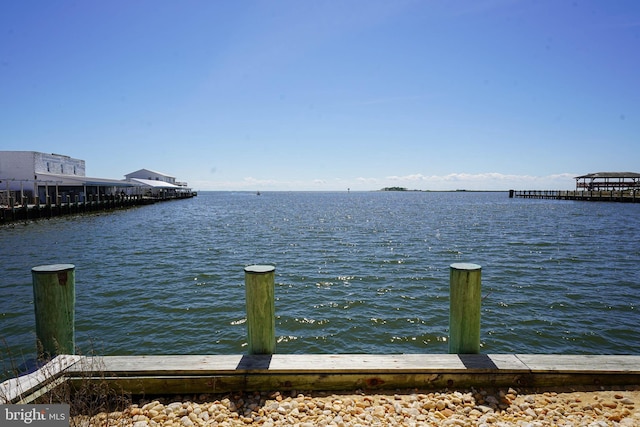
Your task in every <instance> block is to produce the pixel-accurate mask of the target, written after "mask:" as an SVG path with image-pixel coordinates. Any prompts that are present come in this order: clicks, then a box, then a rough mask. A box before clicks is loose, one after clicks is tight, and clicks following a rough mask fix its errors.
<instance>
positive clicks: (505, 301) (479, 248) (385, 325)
mask: <svg viewBox="0 0 640 427" xmlns="http://www.w3.org/2000/svg"><path fill="white" fill-rule="evenodd" d="M639 220H640V205H637V204H620V203H590V202H570V201H553V200H523V199H509V198H508V196H507V194H506V193H470V192H455V193H422V192H362V193H360V192H351V193H347V192H344V193H337V192H336V193H317V192H309V193H305V192H292V193H287V192H266V193H262V195H260V196H257V195H255V194H253V193H232V192H210V193H207V192H205V193H201V194H199V196H198V197H196V198H193V199H188V200H181V201H172V202H166V203H159V204H155V205H152V206H144V207H139V208H133V209H129V210H124V211H116V212H111V213H101V214H93V215H85V216H69V217H60V218H54V219H50V220H40V221H37V222H29V223H16V224H10V225H5V226H3V227H0V243H1V247H2V251H1V253H0V262H1V265H2V269H3V274H2V276H0V326H1V330H0V339H1V340H2V341H3V342H2V343H1V344H0V355H2V357H3V358H4V359H5V361H6V359H8V358H16V357H18V358H30V357H32V356H33V354H34V353H35V332H34V329H35V326H34V325H35V320H34V314H33V293H32V285H31V268H32V267H34V266H37V265H43V264H59V263H70V264H74V265H75V266H76V345H77V346H78V348H79V353H83V354H87V353H89V352H96V353H98V354H104V355H115V354H119V355H123V354H240V353H246V324H245V306H244V272H243V268H244V267H245V266H246V265H249V264H273V265H275V266H276V298H277V300H276V314H277V319H276V335H277V340H278V344H277V352H279V353H446V352H447V351H448V343H447V336H448V321H449V319H448V316H449V265H450V264H452V263H455V262H472V263H476V264H480V265H481V266H482V288H483V291H482V293H483V301H482V331H481V340H482V344H481V345H482V349H481V351H482V352H484V353H574V354H591V353H594V354H640V328H639V327H638V324H639V321H640V316H639V308H638V304H639V295H640V273H639V272H638V266H639V265H640V262H639V261H640V243H639V242H640V229H639V228H638V224H639V223H640V221H639Z"/></svg>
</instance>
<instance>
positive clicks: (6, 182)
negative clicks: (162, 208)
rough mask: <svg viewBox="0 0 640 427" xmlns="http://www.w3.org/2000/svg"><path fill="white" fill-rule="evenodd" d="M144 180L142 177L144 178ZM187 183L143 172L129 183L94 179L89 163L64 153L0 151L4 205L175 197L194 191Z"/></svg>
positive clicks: (0, 197) (131, 176)
mask: <svg viewBox="0 0 640 427" xmlns="http://www.w3.org/2000/svg"><path fill="white" fill-rule="evenodd" d="M140 176H141V178H138V177H140ZM190 191H191V190H190V189H189V188H187V186H186V183H176V181H175V177H172V176H169V175H166V174H161V173H159V172H153V171H149V170H147V169H140V170H139V171H136V172H133V173H131V174H129V175H127V179H126V180H117V179H107V178H92V177H87V176H86V175H85V161H84V160H80V159H74V158H71V157H69V156H65V155H62V154H48V153H40V152H36V151H0V205H8V204H9V203H8V201H9V198H10V197H11V198H13V200H15V201H17V202H18V203H20V201H21V200H22V199H23V197H27V198H28V201H29V203H33V200H34V197H38V199H39V202H40V203H45V202H46V200H47V196H49V197H50V200H51V201H52V202H55V201H57V200H58V197H59V196H62V201H63V202H65V203H66V202H69V201H72V202H73V201H75V200H76V196H77V198H78V201H80V202H84V201H87V197H88V196H91V195H93V196H96V197H97V198H98V199H100V197H103V196H110V195H115V194H129V195H130V194H148V195H152V196H159V195H160V196H172V195H173V194H175V193H179V192H180V193H182V192H190Z"/></svg>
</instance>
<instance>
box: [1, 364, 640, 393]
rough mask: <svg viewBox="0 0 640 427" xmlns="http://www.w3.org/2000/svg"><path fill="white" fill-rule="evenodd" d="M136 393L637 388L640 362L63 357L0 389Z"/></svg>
mask: <svg viewBox="0 0 640 427" xmlns="http://www.w3.org/2000/svg"><path fill="white" fill-rule="evenodd" d="M88 381H90V382H95V383H96V384H102V385H105V384H106V385H108V386H109V387H111V388H113V389H114V390H117V391H118V392H121V393H126V394H131V395H146V396H151V395H165V396H167V395H173V394H201V393H205V394H222V393H228V392H235V391H245V392H249V391H274V390H278V391H291V390H299V391H354V390H362V391H365V392H372V391H376V390H395V389H421V390H438V389H445V388H447V389H468V388H470V387H483V388H487V387H516V388H518V387H519V388H525V387H526V388H539V389H553V388H554V387H555V388H560V387H571V386H576V387H577V386H580V387H583V388H592V389H604V388H607V387H609V388H611V387H618V386H627V385H638V384H640V356H633V355H552V354H547V355H541V354H397V355H384V354H278V355H275V354H274V355H201V356H199V355H171V356H94V357H85V356H73V355H60V356H57V357H56V358H55V359H53V360H52V361H51V362H49V363H48V364H47V365H45V366H43V367H42V368H40V369H39V370H37V371H36V372H33V373H31V374H28V375H24V376H21V377H18V378H14V379H11V380H8V381H5V382H4V383H2V384H0V403H30V402H33V401H35V399H37V398H38V397H39V396H41V395H42V394H44V393H46V392H47V391H49V390H52V389H53V388H55V387H58V386H60V385H62V384H63V383H65V382H70V383H71V385H74V384H80V383H83V384H86V383H87V382H88Z"/></svg>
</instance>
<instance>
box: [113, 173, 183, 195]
mask: <svg viewBox="0 0 640 427" xmlns="http://www.w3.org/2000/svg"><path fill="white" fill-rule="evenodd" d="M125 178H126V180H127V181H128V182H131V183H134V184H136V185H140V186H143V187H146V188H147V192H150V193H151V194H152V195H154V196H158V195H161V194H162V193H183V192H190V191H191V189H189V188H188V187H187V183H186V182H177V181H176V177H175V176H171V175H167V174H165V173H162V172H156V171H153V170H150V169H139V170H137V171H135V172H131V173H129V174H126V175H125Z"/></svg>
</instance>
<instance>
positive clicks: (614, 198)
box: [509, 190, 640, 203]
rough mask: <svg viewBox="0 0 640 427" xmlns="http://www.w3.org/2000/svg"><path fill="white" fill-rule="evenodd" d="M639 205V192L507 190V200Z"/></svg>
mask: <svg viewBox="0 0 640 427" xmlns="http://www.w3.org/2000/svg"><path fill="white" fill-rule="evenodd" d="M514 197H516V198H522V199H553V200H577V201H586V202H624V203H640V190H637V191H636V190H626V191H615V190H608V191H607V190H581V191H569V190H509V198H514Z"/></svg>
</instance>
